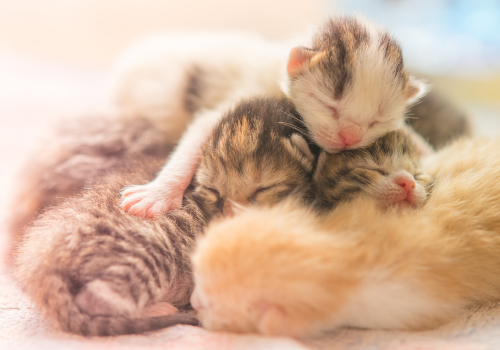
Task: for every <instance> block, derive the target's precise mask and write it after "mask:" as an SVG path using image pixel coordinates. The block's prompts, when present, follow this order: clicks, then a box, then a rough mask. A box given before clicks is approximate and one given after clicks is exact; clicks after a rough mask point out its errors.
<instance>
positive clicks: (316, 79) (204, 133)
mask: <svg viewBox="0 0 500 350" xmlns="http://www.w3.org/2000/svg"><path fill="white" fill-rule="evenodd" d="M252 43H253V44H254V45H255V46H256V47H258V48H260V47H261V46H259V45H257V44H256V43H255V41H253V42H252ZM218 44H219V45H220V43H218ZM239 46H240V45H238V47H239ZM195 52H196V53H199V51H197V50H192V51H191V52H188V53H187V54H186V53H185V52H182V53H181V54H180V55H179V56H180V57H182V56H183V55H187V56H188V58H189V59H190V61H191V60H192V59H193V58H192V57H189V55H190V54H194V53H195ZM224 52H225V51H224ZM258 52H259V53H260V51H258ZM269 52H271V53H273V52H275V50H270V51H269ZM219 54H220V55H221V56H222V58H221V59H220V60H219V59H217V58H213V59H212V57H211V56H210V55H209V56H208V57H210V59H208V62H217V64H219V65H220V64H221V63H222V62H227V61H226V60H228V61H229V62H232V63H233V64H234V62H238V64H237V66H238V67H240V68H241V67H243V66H244V67H245V69H244V71H248V72H251V74H250V76H251V77H252V79H251V80H250V81H248V82H247V81H245V80H244V78H245V77H247V75H248V74H245V75H244V77H243V76H238V74H236V73H235V72H236V71H237V70H236V71H234V72H233V71H232V70H233V68H231V67H233V65H229V66H228V67H226V68H225V69H227V70H229V71H231V72H232V74H233V75H234V74H236V75H235V76H236V77H238V78H240V79H242V81H241V82H240V81H239V80H238V79H236V78H234V77H233V78H231V84H230V85H231V87H234V91H232V92H231V94H230V95H228V96H227V98H225V99H222V100H221V102H220V103H218V104H214V105H213V106H211V107H210V106H207V105H206V103H201V106H203V107H205V108H207V107H208V108H209V109H207V110H200V113H199V114H198V115H197V117H196V118H195V119H194V121H193V123H192V124H191V125H190V126H189V127H188V128H187V130H186V132H185V133H184V135H183V136H182V138H181V139H180V141H179V145H178V146H177V149H176V151H175V152H174V153H173V155H172V156H171V158H170V159H169V161H168V163H167V164H166V165H165V167H164V168H163V169H162V171H161V172H160V173H159V174H158V176H157V178H156V179H155V180H154V181H152V182H150V183H149V184H146V185H137V186H132V187H129V188H126V189H124V190H123V193H122V194H123V200H122V206H123V208H124V209H125V210H127V211H128V212H129V213H131V214H133V215H138V216H143V217H156V216H158V215H161V214H162V213H165V212H168V211H169V210H172V209H174V208H178V207H179V206H180V204H181V201H182V194H183V193H184V190H185V189H186V187H187V186H188V184H189V182H190V180H191V178H192V176H193V174H194V172H195V169H196V166H197V164H198V162H199V153H200V147H201V145H202V144H203V142H204V141H205V140H206V139H207V137H208V136H209V134H210V132H211V131H212V129H213V127H214V126H215V125H216V124H217V122H218V121H219V120H220V118H221V116H222V112H223V111H224V110H225V109H226V108H227V107H228V106H229V105H230V104H231V103H233V102H234V101H237V100H238V99H239V98H242V97H249V96H253V95H255V93H256V90H257V88H256V87H258V86H259V85H261V84H262V86H263V87H264V86H265V87H264V88H263V89H262V92H266V91H267V89H269V91H271V90H272V93H276V91H275V90H274V89H272V88H271V85H269V80H268V78H269V77H273V79H274V77H275V76H276V75H275V74H271V75H269V74H264V72H265V71H266V69H268V68H269V67H273V68H274V67H276V66H277V63H276V62H279V58H278V59H274V60H270V61H269V63H268V64H269V65H270V66H266V61H264V60H261V59H260V58H259V59H257V60H256V63H255V62H253V60H248V61H247V60H246V58H247V57H245V59H244V58H243V57H241V58H240V59H239V60H238V59H235V55H234V54H233V53H232V54H231V55H228V57H225V56H224V54H222V53H219V52H217V51H216V57H217V56H218V55H219ZM176 55H178V53H175V52H174V53H173V56H174V57H176ZM271 56H273V54H271ZM279 57H281V56H279ZM200 59H201V58H200ZM204 59H205V57H203V60H204ZM173 61H174V62H175V59H174V60H173ZM249 62H251V63H253V65H252V64H250V63H249ZM240 63H241V65H240ZM210 64H211V63H210ZM210 64H208V66H210ZM285 66H286V69H287V74H288V80H287V83H285V85H286V90H287V94H288V95H289V96H290V98H291V99H292V101H293V103H294V104H295V106H296V107H297V110H298V111H299V113H300V114H301V115H302V118H303V119H304V123H305V125H306V127H307V129H308V130H309V133H310V135H311V137H312V138H313V140H314V142H315V143H316V144H317V145H318V146H320V147H321V148H323V149H325V150H326V151H327V152H330V153H338V152H340V151H341V150H345V149H355V148H360V147H365V146H368V145H369V144H371V143H373V142H374V141H375V139H377V138H378V137H380V136H381V135H383V134H385V133H386V132H388V131H390V130H395V129H397V128H400V127H403V122H404V112H405V109H406V107H407V105H408V104H411V103H413V102H415V101H416V100H418V98H419V97H420V96H421V95H422V94H423V93H424V92H425V87H424V84H423V83H421V82H419V81H417V80H415V79H412V78H410V77H409V76H408V73H407V71H406V70H405V68H404V66H403V58H402V53H401V49H400V47H399V45H398V44H397V43H396V42H395V40H394V39H393V38H392V37H391V36H390V35H389V34H388V33H387V32H385V31H383V30H381V29H380V28H378V27H376V26H375V25H373V24H371V23H369V22H367V21H364V20H361V19H358V18H354V17H352V18H350V17H345V18H338V19H330V20H328V21H327V22H326V23H325V24H324V25H323V26H322V27H321V28H320V29H319V30H318V31H317V32H316V33H315V34H314V35H313V37H312V41H311V43H310V45H308V47H303V46H301V47H295V48H293V49H292V50H291V51H290V54H289V59H288V63H287V64H286V65H285V64H284V62H283V64H282V67H283V68H284V67H285ZM193 67H195V68H196V69H195V75H193V79H194V80H193V81H194V82H195V85H193V87H192V88H188V91H189V92H190V94H188V95H186V96H189V95H193V96H194V97H195V100H196V101H198V102H197V103H199V102H200V101H203V99H200V98H199V97H198V94H200V89H201V81H203V76H204V75H206V74H208V77H210V74H214V75H215V76H217V77H219V75H220V76H221V77H223V76H225V75H227V76H230V77H231V76H232V75H231V74H225V75H224V74H219V73H218V71H219V70H216V71H215V72H212V73H210V68H209V67H207V68H200V67H203V65H202V64H194V65H193ZM257 67H258V68H257ZM266 67H267V68H266ZM269 71H272V69H269ZM260 73H263V74H264V75H262V76H261V75H260ZM219 78H220V77H219ZM211 79H213V78H209V81H210V80H211ZM221 79H223V78H221ZM254 79H257V82H255V81H254ZM261 79H264V81H265V82H266V83H265V84H264V83H263V82H260V80H261ZM276 81H277V80H276ZM248 86H251V88H249V87H248ZM195 87H196V88H195ZM226 88H227V89H229V88H228V87H227V86H226V87H225V88H224V89H221V91H222V90H223V91H226V90H225V89H226ZM176 98H178V96H177V95H176ZM184 100H185V99H184ZM189 100H191V99H189ZM201 106H200V107H201ZM410 133H411V134H412V135H413V137H415V138H416V139H418V138H419V137H418V136H417V135H416V134H415V133H414V132H411V131H410ZM420 144H421V145H422V147H423V148H424V149H423V151H422V152H429V151H430V148H429V147H428V146H426V143H425V141H421V142H420Z"/></svg>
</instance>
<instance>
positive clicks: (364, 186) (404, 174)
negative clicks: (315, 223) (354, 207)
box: [313, 130, 433, 211]
mask: <svg viewBox="0 0 500 350" xmlns="http://www.w3.org/2000/svg"><path fill="white" fill-rule="evenodd" d="M313 182H314V186H315V195H316V206H317V207H318V208H319V209H321V210H326V211H328V210H331V209H333V208H334V207H335V206H336V205H337V204H339V203H341V202H345V201H348V200H350V199H351V198H353V197H354V196H356V195H357V194H360V193H364V194H365V195H370V196H373V198H375V199H376V200H377V201H378V202H379V203H380V204H381V205H382V206H384V207H387V206H391V205H398V206H411V207H414V208H418V207H420V206H422V205H423V204H424V203H425V201H426V200H427V195H428V193H429V192H430V190H431V188H432V183H433V181H432V177H431V176H429V175H425V174H424V173H423V171H422V167H421V165H420V157H419V152H418V147H417V146H416V145H415V143H414V142H413V140H412V139H411V138H410V137H408V135H407V134H405V133H404V132H402V131H399V130H398V131H392V132H390V133H388V134H386V135H385V136H383V137H381V138H380V139H378V140H377V141H375V143H374V144H373V145H371V146H369V147H366V148H360V149H356V150H346V151H344V152H341V153H337V154H329V153H326V152H322V153H321V154H320V156H319V160H318V166H317V169H316V172H315V174H314V181H313Z"/></svg>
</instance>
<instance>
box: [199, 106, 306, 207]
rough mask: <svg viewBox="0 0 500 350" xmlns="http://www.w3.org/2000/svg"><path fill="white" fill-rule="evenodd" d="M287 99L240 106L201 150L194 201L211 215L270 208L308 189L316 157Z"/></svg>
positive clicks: (223, 121) (219, 126)
mask: <svg viewBox="0 0 500 350" xmlns="http://www.w3.org/2000/svg"><path fill="white" fill-rule="evenodd" d="M296 118H300V117H299V116H298V114H297V112H296V111H295V108H294V107H293V105H292V103H291V102H289V101H288V100H286V99H282V100H271V99H255V100H251V101H248V102H243V103H240V104H239V105H238V106H237V107H236V108H235V109H234V110H232V111H231V112H229V113H228V114H227V115H226V117H225V118H224V119H223V120H222V121H221V122H220V123H219V125H218V126H217V127H216V128H215V130H214V132H213V134H212V136H211V138H210V139H209V140H208V141H207V142H206V143H205V144H204V146H203V148H202V152H201V159H200V164H199V167H198V170H197V172H196V174H195V182H196V188H195V189H194V193H193V194H194V197H195V199H196V200H197V201H198V202H199V203H200V206H201V208H202V209H203V210H204V211H205V212H207V213H212V214H220V213H222V214H224V215H232V214H233V212H234V208H235V206H236V207H237V206H241V205H243V206H246V205H248V204H270V203H271V204H272V203H275V202H278V201H280V200H281V199H283V198H284V197H285V196H288V195H290V194H297V195H298V194H303V192H307V190H308V188H309V187H310V181H311V177H312V170H313V162H314V156H313V155H312V153H311V151H310V150H309V146H308V142H307V141H306V139H305V138H304V137H303V136H302V134H301V133H299V132H297V130H299V131H301V129H299V128H300V126H298V125H295V124H296Z"/></svg>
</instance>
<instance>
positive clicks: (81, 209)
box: [15, 99, 314, 335]
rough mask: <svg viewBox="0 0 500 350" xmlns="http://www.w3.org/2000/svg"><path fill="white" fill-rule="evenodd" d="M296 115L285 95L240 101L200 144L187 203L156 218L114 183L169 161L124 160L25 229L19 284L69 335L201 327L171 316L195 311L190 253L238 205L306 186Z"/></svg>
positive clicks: (143, 176)
mask: <svg viewBox="0 0 500 350" xmlns="http://www.w3.org/2000/svg"><path fill="white" fill-rule="evenodd" d="M295 118H297V114H296V112H295V109H294V107H293V105H292V104H291V103H290V102H289V101H287V100H277V101H275V100H263V99H262V100H255V101H250V102H247V103H242V104H241V105H240V106H239V107H238V108H236V109H235V110H234V111H233V112H231V113H229V114H228V116H227V117H226V118H225V119H224V120H223V121H222V122H221V123H220V125H219V126H218V127H217V128H216V130H215V132H214V134H213V136H212V138H211V139H210V140H209V141H208V142H207V143H206V144H205V145H204V147H203V150H202V160H201V162H200V167H199V169H198V171H197V173H196V176H195V179H194V181H193V182H192V184H191V186H190V188H189V190H188V192H187V193H186V196H185V198H184V204H183V207H182V208H181V209H180V210H176V211H173V212H171V213H169V214H168V215H166V216H162V217H160V218H158V220H155V221H150V220H146V219H142V218H138V217H134V216H130V215H128V214H127V213H125V212H124V211H123V210H121V208H120V206H119V196H118V191H117V190H118V189H119V188H121V186H124V185H127V184H129V183H131V182H132V181H139V182H146V181H149V180H150V179H151V177H152V176H153V174H154V172H155V171H157V170H158V166H159V164H160V162H161V161H162V160H164V159H163V158H161V157H157V158H156V160H152V159H151V158H148V159H146V160H147V162H146V163H144V162H141V161H140V159H137V158H135V157H134V158H131V159H128V160H127V159H122V161H123V163H124V165H123V167H121V168H120V169H117V170H116V169H115V170H116V172H115V174H114V175H112V176H111V177H110V178H104V179H102V182H103V184H102V185H97V186H92V187H86V188H85V189H84V190H83V191H82V192H81V193H80V195H78V196H76V197H73V198H70V199H69V200H67V201H65V202H63V203H61V204H59V205H57V206H55V207H53V208H49V209H46V212H45V213H44V214H42V215H41V216H40V217H39V218H38V219H37V220H36V221H35V222H34V223H33V225H32V226H31V227H29V228H28V230H27V232H26V234H25V238H24V242H23V243H22V244H21V246H20V249H19V252H18V254H17V269H16V271H15V275H16V277H17V280H18V281H19V283H20V285H21V287H22V288H23V290H24V291H25V292H26V293H27V294H28V295H29V296H30V297H31V298H32V300H33V302H34V303H35V305H36V306H37V307H38V308H39V309H40V310H41V311H42V312H43V313H44V314H45V315H46V316H47V317H48V318H49V319H50V320H51V321H52V322H53V323H54V324H55V325H57V326H58V327H59V328H61V329H62V330H65V331H68V332H73V333H78V334H83V335H114V334H123V333H138V332H144V331H148V330H154V329H158V328H162V327H166V326H169V325H172V324H176V323H187V324H196V320H194V319H192V318H189V317H188V316H185V315H168V314H169V313H172V312H174V311H175V309H176V308H179V309H181V310H186V309H187V308H189V296H190V293H191V290H192V288H193V282H192V277H191V268H190V262H189V254H190V252H191V248H192V247H193V245H194V239H195V237H196V236H197V235H199V234H200V232H201V231H202V229H203V226H204V225H205V224H206V223H207V222H208V221H209V220H211V219H212V218H213V217H216V216H219V215H222V214H223V213H224V214H226V215H227V214H231V213H232V210H233V205H235V204H236V205H237V203H239V204H247V203H256V204H267V203H275V202H277V201H279V200H281V199H282V198H284V197H285V196H286V195H291V194H295V195H296V196H299V195H300V194H301V195H305V194H306V193H307V191H308V188H309V185H310V182H311V178H312V168H313V162H314V159H313V158H314V157H313V156H312V154H311V152H310V151H309V147H308V145H307V142H306V141H305V139H304V138H302V137H301V136H300V135H299V134H298V133H297V132H296V131H295V129H294V128H293V123H294V122H295ZM279 123H285V124H287V125H282V124H279ZM83 143H84V142H83ZM131 145H133V142H132V144H131ZM84 149H85V148H84ZM73 152H75V154H74V157H73V158H74V159H75V160H78V159H79V157H80V156H81V155H80V154H79V153H78V151H77V150H76V149H73ZM116 157H117V159H120V156H119V155H116ZM311 157H312V158H311ZM70 158H71V157H70ZM66 162H67V159H64V158H63V164H65V163H66ZM78 164H79V163H78V162H76V163H75V165H76V169H74V170H77V169H78ZM54 167H55V168H56V169H57V164H54ZM48 168H49V174H55V173H56V171H54V170H53V171H50V167H48ZM98 179H100V178H98ZM98 179H96V180H98ZM88 180H89V181H91V179H88ZM42 182H43V181H42ZM297 189H299V190H297ZM43 191H44V187H41V192H42V194H43V193H44V192H43ZM152 316H158V317H152Z"/></svg>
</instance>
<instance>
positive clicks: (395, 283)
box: [191, 140, 500, 337]
mask: <svg viewBox="0 0 500 350" xmlns="http://www.w3.org/2000/svg"><path fill="white" fill-rule="evenodd" d="M428 169H429V171H430V172H431V173H432V174H435V175H436V176H437V183H436V185H435V187H434V189H433V193H432V195H431V196H430V198H429V200H428V202H427V203H426V205H425V206H423V207H422V208H421V209H420V210H404V211H399V210H393V209H389V210H383V209H381V208H380V207H379V205H378V203H376V202H374V201H373V200H372V199H370V198H366V197H364V198H363V197H360V198H357V199H355V200H353V201H351V202H350V203H347V204H344V205H342V206H339V207H338V208H336V209H335V210H333V211H331V212H330V213H328V214H327V215H326V216H321V217H319V216H318V215H317V214H315V213H314V212H312V211H311V210H307V209H304V208H303V207H301V206H297V205H295V203H292V202H290V201H288V202H286V203H283V204H280V205H278V206H276V207H274V208H271V209H269V208H255V209H248V210H245V211H244V212H243V213H241V214H240V215H238V216H236V217H234V218H230V219H228V220H225V221H220V222H217V223H213V224H211V225H210V226H209V227H208V229H207V230H206V232H205V235H204V237H203V238H201V239H200V241H199V242H198V245H197V249H196V252H195V254H194V255H193V268H194V276H195V285H196V288H195V291H194V292H193V295H192V298H191V300H192V305H193V306H194V307H195V309H197V310H198V316H199V318H200V320H201V321H202V323H203V325H204V326H205V327H206V328H208V329H211V330H220V331H234V332H258V333H262V334H266V335H287V336H295V337H308V336H313V335H317V334H318V333H321V332H324V331H328V330H332V329H335V328H338V327H342V326H348V327H360V328H383V329H407V330H419V329H428V328H433V327H436V326H439V325H441V324H443V323H445V322H448V321H449V320H451V319H452V318H453V317H455V316H456V315H459V314H460V313H462V312H464V311H465V310H467V309H468V308H470V307H474V306H478V305H484V304H486V303H490V302H498V301H499V300H500V274H499V272H498V271H499V270H500V186H495V185H494V184H497V183H498V182H499V181H500V143H499V142H498V141H495V142H484V141H477V140H462V141H460V142H457V143H456V144H454V145H452V146H450V147H449V148H446V149H445V150H444V151H443V152H441V153H439V154H437V155H436V157H435V159H434V160H433V162H431V164H430V165H429V168H428Z"/></svg>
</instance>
